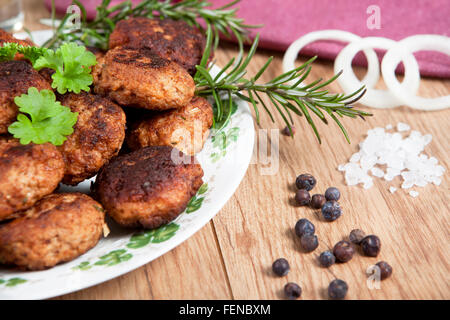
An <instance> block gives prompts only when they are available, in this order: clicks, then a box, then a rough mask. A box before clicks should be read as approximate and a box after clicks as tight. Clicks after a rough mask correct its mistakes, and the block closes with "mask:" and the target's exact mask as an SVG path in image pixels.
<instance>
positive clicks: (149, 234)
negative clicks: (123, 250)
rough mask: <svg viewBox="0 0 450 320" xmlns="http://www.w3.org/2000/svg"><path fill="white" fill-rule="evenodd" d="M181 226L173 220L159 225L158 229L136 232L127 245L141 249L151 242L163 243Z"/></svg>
mask: <svg viewBox="0 0 450 320" xmlns="http://www.w3.org/2000/svg"><path fill="white" fill-rule="evenodd" d="M179 228H180V226H179V225H178V224H176V223H175V222H172V223H169V224H167V225H165V226H162V227H159V228H158V229H154V230H146V231H142V232H139V233H135V234H134V235H133V236H131V238H130V242H129V243H128V244H127V247H128V248H131V249H139V248H142V247H145V246H146V245H148V244H149V243H161V242H164V241H167V240H169V239H170V238H172V237H173V236H174V235H175V233H176V231H177V230H178V229H179Z"/></svg>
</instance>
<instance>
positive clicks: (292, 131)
mask: <svg viewBox="0 0 450 320" xmlns="http://www.w3.org/2000/svg"><path fill="white" fill-rule="evenodd" d="M295 132H296V130H295V127H294V126H291V129H289V127H288V126H286V127H284V129H283V130H281V133H282V134H284V135H285V136H290V135H294V134H295Z"/></svg>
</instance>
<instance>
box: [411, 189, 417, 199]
mask: <svg viewBox="0 0 450 320" xmlns="http://www.w3.org/2000/svg"><path fill="white" fill-rule="evenodd" d="M409 195H410V196H411V197H413V198H415V197H417V196H418V195H419V193H418V192H417V191H414V190H411V191H410V192H409Z"/></svg>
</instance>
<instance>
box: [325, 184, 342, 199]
mask: <svg viewBox="0 0 450 320" xmlns="http://www.w3.org/2000/svg"><path fill="white" fill-rule="evenodd" d="M340 197H341V193H340V192H339V190H338V188H335V187H330V188H328V189H327V190H326V191H325V198H326V199H327V201H331V200H334V201H338V200H339V198H340Z"/></svg>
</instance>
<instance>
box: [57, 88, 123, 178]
mask: <svg viewBox="0 0 450 320" xmlns="http://www.w3.org/2000/svg"><path fill="white" fill-rule="evenodd" d="M58 100H59V101H60V102H61V104H62V105H63V106H66V107H69V108H70V110H72V111H73V112H78V121H77V123H76V124H75V127H74V132H73V133H72V134H71V135H70V136H68V137H67V140H66V141H65V142H64V143H63V145H61V146H59V147H58V149H59V151H61V154H62V156H63V158H64V162H65V164H66V170H65V172H64V178H63V181H62V182H63V183H65V184H70V185H76V184H78V183H79V182H81V181H83V180H84V179H87V178H90V177H92V176H94V175H95V174H96V173H97V171H98V170H100V168H101V167H102V166H103V165H104V164H105V163H106V162H107V161H108V160H109V159H110V158H112V157H113V156H115V155H117V154H118V153H119V150H120V148H121V147H122V143H123V140H124V139H125V113H124V112H123V110H122V108H121V107H119V106H118V105H117V104H115V103H114V102H111V101H110V100H108V99H106V98H102V97H100V96H97V95H93V94H89V93H87V92H81V93H80V94H74V93H68V94H65V95H63V96H60V95H59V96H58Z"/></svg>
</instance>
